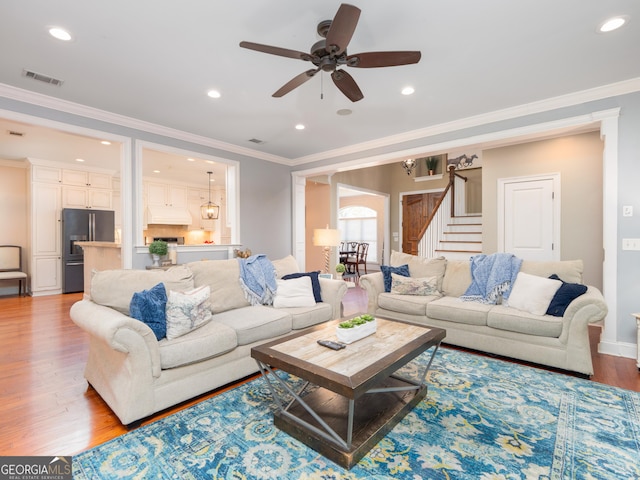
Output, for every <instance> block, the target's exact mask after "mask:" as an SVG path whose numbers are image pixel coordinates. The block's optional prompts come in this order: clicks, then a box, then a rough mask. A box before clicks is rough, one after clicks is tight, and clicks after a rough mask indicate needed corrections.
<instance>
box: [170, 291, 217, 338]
mask: <svg viewBox="0 0 640 480" xmlns="http://www.w3.org/2000/svg"><path fill="white" fill-rule="evenodd" d="M210 293H211V290H210V288H209V285H203V286H201V287H197V288H194V289H192V290H187V291H186V292H176V291H174V290H170V291H169V297H168V298H167V338H168V339H169V340H172V339H174V338H178V337H180V336H182V335H184V334H186V333H189V332H191V331H192V330H195V329H196V328H200V327H202V326H203V325H205V324H206V323H208V322H210V321H211V305H210V304H209V297H210Z"/></svg>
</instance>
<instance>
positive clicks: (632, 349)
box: [598, 332, 640, 368]
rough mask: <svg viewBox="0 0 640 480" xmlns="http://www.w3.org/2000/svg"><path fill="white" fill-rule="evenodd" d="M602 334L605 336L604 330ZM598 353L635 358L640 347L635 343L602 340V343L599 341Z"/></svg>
mask: <svg viewBox="0 0 640 480" xmlns="http://www.w3.org/2000/svg"><path fill="white" fill-rule="evenodd" d="M602 336H603V337H604V332H603V335H602ZM598 353H604V354H605V355H613V356H615V357H625V358H634V359H635V358H636V357H637V355H638V347H637V345H636V344H635V343H626V342H616V341H609V340H600V343H598ZM639 368H640V367H639Z"/></svg>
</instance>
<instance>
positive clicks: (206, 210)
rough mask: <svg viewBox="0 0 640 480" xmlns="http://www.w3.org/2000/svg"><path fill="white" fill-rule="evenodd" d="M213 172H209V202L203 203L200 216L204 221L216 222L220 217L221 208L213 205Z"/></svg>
mask: <svg viewBox="0 0 640 480" xmlns="http://www.w3.org/2000/svg"><path fill="white" fill-rule="evenodd" d="M212 173H213V172H207V174H208V175H209V201H208V202H207V203H203V204H202V206H201V207H200V215H202V218H203V219H204V220H215V219H217V218H218V215H220V207H219V206H218V205H216V204H215V203H211V174H212Z"/></svg>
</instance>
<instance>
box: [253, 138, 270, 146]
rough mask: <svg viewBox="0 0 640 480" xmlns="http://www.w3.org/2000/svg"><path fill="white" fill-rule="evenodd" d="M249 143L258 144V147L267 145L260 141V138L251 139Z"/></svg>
mask: <svg viewBox="0 0 640 480" xmlns="http://www.w3.org/2000/svg"><path fill="white" fill-rule="evenodd" d="M249 141H250V142H251V143H256V144H258V145H262V144H263V143H266V142H265V141H264V140H260V139H259V138H250V139H249Z"/></svg>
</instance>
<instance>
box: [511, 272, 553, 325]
mask: <svg viewBox="0 0 640 480" xmlns="http://www.w3.org/2000/svg"><path fill="white" fill-rule="evenodd" d="M561 285H562V282H561V281H560V280H553V279H551V278H544V277H538V276H537V275H529V274H528V273H524V272H518V276H517V277H516V281H515V282H514V284H513V288H512V289H511V295H509V300H508V306H509V307H512V308H517V309H518V310H524V311H525V312H529V313H532V314H534V315H544V314H545V313H546V311H547V308H549V304H550V303H551V300H552V299H553V296H554V295H555V294H556V292H557V291H558V289H559V288H560V286H561Z"/></svg>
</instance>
